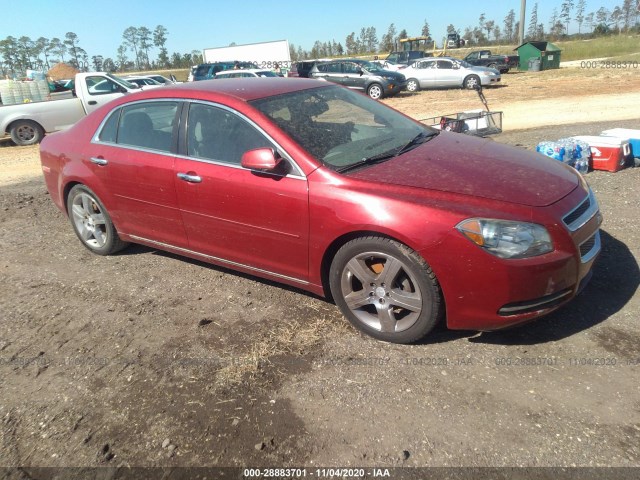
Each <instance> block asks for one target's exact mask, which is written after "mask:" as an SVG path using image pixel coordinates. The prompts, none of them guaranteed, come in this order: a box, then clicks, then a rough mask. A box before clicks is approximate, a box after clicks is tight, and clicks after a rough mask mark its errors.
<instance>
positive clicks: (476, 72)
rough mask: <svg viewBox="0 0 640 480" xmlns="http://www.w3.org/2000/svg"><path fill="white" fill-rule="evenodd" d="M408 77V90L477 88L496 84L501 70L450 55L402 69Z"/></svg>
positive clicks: (419, 62)
mask: <svg viewBox="0 0 640 480" xmlns="http://www.w3.org/2000/svg"><path fill="white" fill-rule="evenodd" d="M402 73H403V75H404V76H405V77H406V78H407V91H409V92H417V91H418V90H421V89H423V88H441V87H457V88H460V87H462V88H470V89H471V88H475V86H476V85H482V86H487V85H495V84H497V83H498V82H500V79H501V76H500V72H498V71H497V70H494V69H493V68H485V67H474V66H473V65H469V64H468V63H467V62H465V61H463V60H457V59H455V58H450V57H440V58H430V59H425V60H420V61H417V62H415V63H414V64H413V65H410V66H409V67H407V68H405V69H403V70H402Z"/></svg>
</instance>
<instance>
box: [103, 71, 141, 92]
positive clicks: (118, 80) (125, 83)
mask: <svg viewBox="0 0 640 480" xmlns="http://www.w3.org/2000/svg"><path fill="white" fill-rule="evenodd" d="M107 77H109V78H110V79H111V80H113V81H114V82H116V83H117V84H119V85H122V86H123V87H126V88H129V89H131V88H138V85H136V84H135V83H131V82H128V81H126V80H125V79H124V78H120V77H116V76H115V75H113V74H111V73H107Z"/></svg>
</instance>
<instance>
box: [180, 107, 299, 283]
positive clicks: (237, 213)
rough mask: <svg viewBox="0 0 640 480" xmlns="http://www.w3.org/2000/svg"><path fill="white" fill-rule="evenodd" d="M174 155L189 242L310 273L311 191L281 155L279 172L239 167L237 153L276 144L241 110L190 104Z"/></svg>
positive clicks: (277, 268)
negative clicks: (266, 172)
mask: <svg viewBox="0 0 640 480" xmlns="http://www.w3.org/2000/svg"><path fill="white" fill-rule="evenodd" d="M185 115H186V117H185V118H186V126H185V127H183V129H184V130H183V132H182V133H181V138H184V139H185V141H184V144H183V145H181V147H180V149H181V155H179V156H178V157H177V159H176V163H175V177H176V191H177V195H178V203H179V206H180V210H181V212H182V218H183V220H184V225H185V228H186V231H187V236H188V238H189V246H190V249H191V250H194V251H196V252H199V253H203V254H205V255H208V256H210V257H214V259H219V260H223V263H230V264H231V265H232V266H234V265H235V266H237V265H240V266H245V267H248V268H249V269H253V270H256V269H257V270H261V271H267V272H274V273H276V274H277V275H280V276H284V277H288V278H294V279H299V280H302V281H306V279H307V278H308V230H309V218H308V191H307V181H306V178H305V177H304V175H303V174H302V173H301V172H300V171H299V170H298V169H297V167H295V165H294V164H293V163H288V161H286V160H285V164H284V165H283V166H284V167H285V168H283V169H282V171H280V172H278V173H277V174H265V173H257V172H253V171H250V170H246V169H244V168H242V167H241V165H240V160H241V157H242V154H243V153H244V152H245V151H247V150H252V149H256V148H263V147H267V148H273V149H274V150H279V149H278V147H277V146H276V145H275V144H274V143H273V142H272V141H271V140H270V139H269V138H268V136H267V135H266V134H265V133H264V132H263V131H262V130H260V129H259V128H258V127H257V126H256V125H255V124H253V123H252V122H251V121H249V120H248V119H247V118H246V117H244V116H242V115H240V114H238V113H237V112H235V111H233V110H230V109H228V108H226V107H223V106H221V105H215V104H209V103H197V102H193V103H191V104H190V106H189V108H188V111H187V112H185Z"/></svg>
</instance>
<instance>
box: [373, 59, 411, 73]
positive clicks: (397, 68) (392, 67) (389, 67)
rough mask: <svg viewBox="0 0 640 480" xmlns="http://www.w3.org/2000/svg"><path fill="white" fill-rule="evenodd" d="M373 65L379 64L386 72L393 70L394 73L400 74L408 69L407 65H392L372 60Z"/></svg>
mask: <svg viewBox="0 0 640 480" xmlns="http://www.w3.org/2000/svg"><path fill="white" fill-rule="evenodd" d="M371 63H377V64H378V65H380V66H381V67H382V68H384V69H385V70H391V71H392V72H398V71H401V70H404V69H405V68H407V66H406V65H403V64H401V63H391V62H388V61H386V60H372V61H371Z"/></svg>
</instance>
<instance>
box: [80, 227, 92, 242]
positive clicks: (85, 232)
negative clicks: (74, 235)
mask: <svg viewBox="0 0 640 480" xmlns="http://www.w3.org/2000/svg"><path fill="white" fill-rule="evenodd" d="M91 237H93V232H92V231H91V230H89V229H88V228H87V227H85V226H84V225H83V226H82V227H81V230H80V238H82V240H84V241H85V242H88V241H89V240H91Z"/></svg>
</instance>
